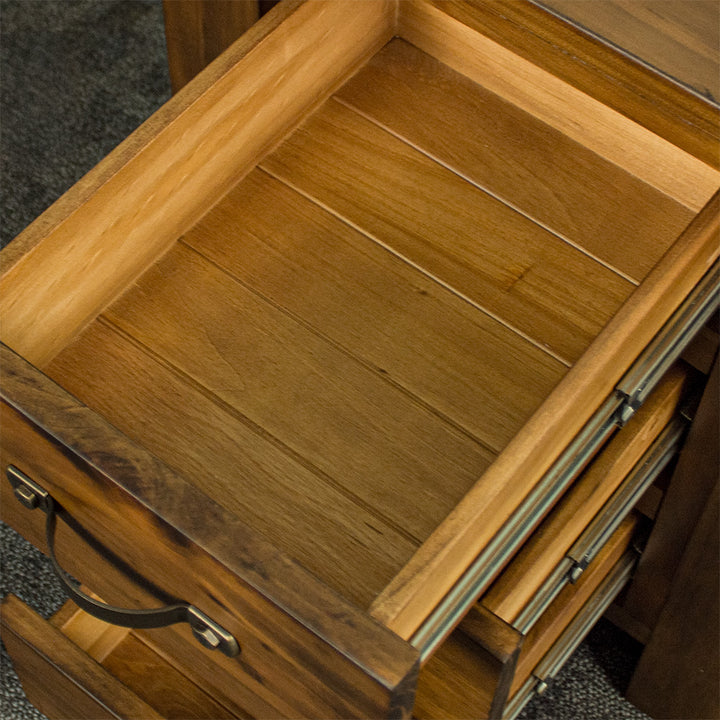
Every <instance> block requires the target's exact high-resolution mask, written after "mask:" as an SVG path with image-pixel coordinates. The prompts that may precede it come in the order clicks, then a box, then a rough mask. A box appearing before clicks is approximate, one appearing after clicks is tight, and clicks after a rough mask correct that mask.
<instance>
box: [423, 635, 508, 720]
mask: <svg viewBox="0 0 720 720" xmlns="http://www.w3.org/2000/svg"><path fill="white" fill-rule="evenodd" d="M501 671H502V664H501V663H500V662H499V661H498V660H497V659H496V658H494V657H493V656H492V655H491V654H490V653H489V652H487V651H486V650H485V649H484V648H482V647H480V646H479V645H477V644H476V643H475V642H473V640H471V639H470V638H469V637H468V636H467V635H464V634H463V633H457V634H453V635H451V636H450V637H449V638H448V639H447V640H446V641H445V642H444V643H443V644H442V645H441V646H440V648H439V649H438V650H437V652H436V653H435V654H434V655H433V657H432V658H431V659H430V660H429V661H428V662H427V663H426V664H425V666H424V667H423V669H422V671H421V673H420V679H419V680H418V691H417V699H416V702H415V709H414V712H413V714H414V716H415V717H417V718H419V719H420V720H426V719H428V720H429V719H430V718H435V719H437V720H445V719H447V720H450V719H451V718H452V719H453V720H467V719H468V718H488V717H492V716H491V714H490V711H491V708H492V705H493V699H494V697H495V694H496V692H497V688H498V684H499V682H500V677H501Z"/></svg>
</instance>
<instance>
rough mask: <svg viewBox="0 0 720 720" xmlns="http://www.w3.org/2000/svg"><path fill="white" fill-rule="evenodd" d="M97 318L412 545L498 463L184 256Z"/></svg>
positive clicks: (188, 253)
mask: <svg viewBox="0 0 720 720" xmlns="http://www.w3.org/2000/svg"><path fill="white" fill-rule="evenodd" d="M104 317H107V318H108V319H109V320H110V321H111V322H113V323H114V324H116V325H117V326H118V327H119V328H121V329H122V330H123V331H125V332H127V333H129V334H130V335H132V336H133V337H135V338H136V339H137V340H139V341H140V342H142V343H143V344H144V345H145V346H146V347H148V348H150V349H152V351H153V352H155V353H157V354H158V355H159V356H160V357H162V358H163V359H164V360H165V361H166V362H168V363H170V364H171V365H172V366H173V367H176V368H178V370H180V371H181V372H183V373H184V374H185V375H187V376H188V377H189V378H192V380H193V382H196V383H198V385H199V386H201V387H202V388H205V391H206V392H209V393H210V394H211V395H212V397H213V399H215V398H217V400H218V401H219V402H221V403H224V404H225V405H226V406H227V407H228V408H229V409H230V410H231V411H232V412H235V413H237V414H238V416H240V417H243V418H246V420H245V421H246V422H249V423H251V424H252V425H253V426H254V427H255V428H256V429H257V430H258V431H259V432H262V433H266V434H267V435H268V436H269V437H271V438H274V441H275V442H278V443H279V444H280V445H281V446H282V447H283V448H284V449H286V451H287V452H290V453H292V454H293V455H294V456H296V457H298V458H302V461H303V462H305V463H308V464H309V465H310V466H311V467H312V468H313V469H315V470H317V471H319V472H320V473H322V474H323V475H325V476H326V477H328V478H333V482H334V484H335V485H336V486H337V487H340V488H343V491H344V492H346V493H349V494H350V495H351V496H352V497H353V499H356V501H358V502H360V503H362V504H364V505H365V506H366V507H368V508H371V509H372V512H373V513H374V514H378V515H380V517H382V518H384V519H385V520H386V522H387V521H389V522H390V523H392V524H393V525H394V526H395V527H398V528H403V529H404V532H405V533H406V534H407V535H408V536H409V537H411V538H413V539H415V540H422V539H423V538H425V537H427V535H429V534H430V532H432V530H433V529H434V528H435V527H436V526H437V524H438V523H439V522H440V521H441V520H442V519H443V518H444V517H445V515H447V513H449V512H450V510H451V509H452V508H453V506H454V505H455V503H456V502H458V500H459V499H460V498H461V497H462V496H463V495H464V493H465V492H466V491H467V490H468V489H469V488H470V487H471V486H472V484H473V482H474V481H475V480H476V479H477V478H478V477H479V476H480V475H481V474H482V473H483V472H484V470H485V469H486V468H487V467H488V466H489V464H490V462H491V461H492V459H493V457H494V454H493V453H492V452H491V451H489V450H487V449H486V448H484V447H482V446H481V445H480V444H479V443H477V442H476V441H474V440H472V439H471V438H469V437H468V436H467V435H465V434H464V433H461V432H460V431H458V430H457V429H456V428H454V427H452V426H450V425H449V424H448V423H446V422H445V421H443V420H442V419H441V418H439V417H438V416H437V415H435V414H434V413H432V412H431V411H430V410H428V409H427V408H426V407H424V406H423V405H421V404H419V403H417V402H415V401H414V400H413V399H412V398H410V397H408V396H407V395H406V394H405V393H404V392H402V391H400V390H399V389H398V388H396V387H394V386H392V385H391V384H390V383H388V382H386V381H385V380H384V379H383V378H382V377H381V376H379V375H378V374H376V373H374V372H372V371H371V370H369V369H368V368H366V367H364V366H363V365H361V364H360V363H358V362H357V361H355V360H354V359H353V358H351V357H348V356H347V355H346V354H345V353H344V352H341V351H340V350H339V349H338V348H336V347H335V346H334V345H332V344H331V343H329V342H327V341H326V340H325V339H324V338H322V337H319V336H318V335H316V334H315V333H313V332H311V331H310V330H309V329H308V328H306V327H304V326H303V325H301V324H299V323H298V322H296V321H295V320H294V319H292V318H291V317H288V316H287V315H286V314H285V313H283V312H282V311H281V310H279V309H278V308H276V307H274V306H273V305H271V304H270V303H268V302H266V301H265V300H264V299H263V298H261V297H259V296H257V295H255V294H254V293H252V292H250V291H249V290H248V289H247V288H245V287H243V286H242V285H240V284H239V283H238V282H237V281H235V280H234V279H233V278H232V277H230V276H229V275H227V273H225V272H223V271H221V270H220V269H218V268H217V267H216V266H215V265H212V264H211V263H209V262H208V261H207V260H205V259H204V258H203V257H202V256H201V255H198V254H197V253H196V252H194V251H193V250H190V249H189V248H187V247H186V246H184V245H180V246H178V247H177V248H175V249H174V250H173V251H172V252H171V253H169V254H168V255H167V256H166V257H165V258H164V259H163V261H162V262H161V263H160V264H158V265H157V266H156V267H154V268H153V269H151V270H149V271H148V272H147V273H146V274H145V275H144V276H143V278H142V280H141V281H140V282H139V283H138V285H137V286H136V287H135V288H133V289H132V290H130V291H129V292H128V293H127V294H126V295H125V296H123V297H122V298H121V299H120V300H119V301H118V302H117V303H115V304H114V305H113V306H112V308H110V309H109V310H108V311H107V313H106V314H105V316H104ZM110 394H112V393H110Z"/></svg>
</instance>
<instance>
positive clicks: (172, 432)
mask: <svg viewBox="0 0 720 720" xmlns="http://www.w3.org/2000/svg"><path fill="white" fill-rule="evenodd" d="M49 373H50V374H51V376H52V377H54V378H56V379H57V380H59V381H61V382H62V384H63V386H64V387H65V388H67V389H68V390H69V391H70V392H72V393H73V394H75V395H76V396H77V397H78V398H80V399H81V400H82V401H83V402H85V403H87V404H88V405H89V406H91V407H92V408H94V409H95V410H97V411H98V412H100V413H102V414H103V416H105V417H107V418H108V419H109V420H110V421H111V422H112V423H113V424H114V425H115V426H116V427H118V428H119V429H120V430H121V431H123V432H124V433H126V434H127V435H128V437H130V438H132V439H135V440H137V441H138V442H141V443H142V444H143V446H144V447H147V448H148V449H149V450H150V451H151V452H153V453H154V454H155V455H157V456H158V457H160V458H161V459H162V460H164V461H165V462H166V463H168V464H169V465H170V466H171V467H173V468H175V469H176V470H177V471H178V472H180V473H182V474H183V475H184V476H186V477H188V478H190V479H191V480H192V481H193V482H195V483H197V484H198V487H199V488H200V489H201V490H202V492H203V493H205V494H206V495H208V496H209V497H211V498H213V499H214V500H215V501H216V502H218V503H219V504H220V505H222V506H223V507H225V508H226V509H227V510H228V511H230V512H232V513H233V514H234V515H236V516H238V517H241V518H243V520H244V521H245V522H246V523H247V524H248V525H249V526H250V527H253V528H255V529H256V530H257V531H259V532H260V533H262V534H263V535H265V536H266V537H268V538H269V539H271V540H272V541H273V543H274V544H276V545H277V547H279V548H281V549H282V550H283V551H285V552H287V553H288V554H289V555H291V556H293V557H295V558H297V559H298V560H299V561H300V562H301V563H302V564H303V565H304V566H305V567H307V568H308V569H310V570H312V571H313V572H314V573H316V574H317V575H318V577H320V578H322V579H323V580H324V581H325V582H326V583H327V584H328V585H330V586H331V587H332V588H334V589H335V590H336V591H337V592H339V593H342V594H343V595H345V596H346V597H349V598H350V599H352V600H353V601H354V602H357V603H359V604H360V605H368V604H369V603H370V602H371V601H372V599H373V598H374V597H375V596H376V595H377V594H378V593H379V592H380V591H381V590H382V589H383V588H384V586H385V585H386V584H387V583H388V582H389V581H390V580H391V578H392V577H393V575H394V573H395V572H397V570H398V569H399V568H400V567H401V566H402V564H403V563H404V562H405V561H406V560H407V559H408V558H409V557H410V555H411V554H412V552H413V551H414V549H415V547H416V544H415V543H413V542H411V541H410V540H409V539H408V538H407V536H406V535H405V534H404V533H401V532H399V531H398V529H397V528H395V527H393V525H392V524H390V523H388V521H387V520H383V519H382V518H380V517H378V516H377V514H374V513H373V512H371V510H370V509H369V508H367V507H364V506H362V505H361V504H360V503H359V501H358V500H357V498H353V497H352V496H348V495H347V494H346V493H343V492H342V491H341V489H340V488H338V487H337V485H336V484H332V482H331V478H326V477H323V476H322V475H320V474H318V473H317V472H316V471H314V469H313V468H312V467H310V466H308V465H307V464H306V463H304V462H303V461H302V459H301V458H298V457H292V456H291V455H289V454H288V453H286V452H284V451H283V448H282V447H281V446H279V444H278V443H276V442H273V439H272V438H271V437H269V436H267V435H263V434H262V433H261V432H254V431H253V427H252V426H249V425H248V423H247V422H245V421H244V420H243V418H242V417H238V415H237V413H234V412H232V410H231V409H229V408H227V407H225V406H223V405H222V404H219V403H217V402H214V401H213V398H212V397H208V395H207V394H206V393H205V392H203V391H202V389H201V388H198V387H197V386H195V385H193V384H192V383H189V382H187V379H186V378H184V377H183V376H182V375H180V374H178V373H177V372H174V371H173V370H172V369H170V368H168V367H167V366H166V365H165V364H163V363H161V362H158V361H157V360H154V359H153V358H151V357H150V356H149V355H148V354H147V353H146V352H144V351H143V349H142V348H141V347H139V346H138V345H137V344H136V343H133V342H132V341H130V340H129V339H128V338H127V337H125V336H123V335H121V334H120V333H118V332H117V331H116V330H115V329H114V328H113V327H112V326H109V325H108V324H106V323H101V322H98V323H94V324H93V325H92V326H91V327H90V328H88V329H87V330H86V331H85V332H84V333H83V334H82V335H81V336H80V337H79V338H78V339H77V340H76V341H75V342H74V343H73V344H72V345H70V346H69V347H68V348H67V349H66V350H65V351H64V352H62V353H61V354H60V355H59V356H58V357H57V358H56V359H55V361H54V362H53V363H52V364H51V366H50V367H49ZM112 388H115V389H116V391H115V392H113V391H112ZM120 388H127V389H129V388H132V391H129V392H128V391H121V390H120Z"/></svg>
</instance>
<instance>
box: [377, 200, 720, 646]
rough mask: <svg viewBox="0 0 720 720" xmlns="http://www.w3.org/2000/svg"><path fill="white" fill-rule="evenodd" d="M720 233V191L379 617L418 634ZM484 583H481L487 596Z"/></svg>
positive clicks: (420, 555)
mask: <svg viewBox="0 0 720 720" xmlns="http://www.w3.org/2000/svg"><path fill="white" fill-rule="evenodd" d="M719 230H720V197H719V196H715V197H714V198H713V200H712V201H711V202H710V203H708V206H707V207H706V208H705V209H704V210H703V212H701V213H700V214H699V215H698V217H697V218H696V219H695V220H694V221H693V223H692V224H691V225H690V226H689V227H688V229H687V230H686V231H685V232H684V233H683V235H682V236H681V237H680V239H679V240H678V241H677V242H676V243H675V244H674V245H673V247H672V248H671V250H670V251H668V253H667V254H666V255H665V256H664V257H663V259H662V260H661V261H660V262H659V263H658V265H657V266H656V267H655V268H654V269H653V271H652V272H651V273H650V275H649V276H648V278H647V279H646V280H645V281H644V282H643V283H642V285H640V287H639V288H638V289H637V290H636V291H635V292H634V293H633V295H632V296H631V298H630V299H629V300H628V301H627V302H626V303H625V304H624V305H623V307H622V308H621V310H620V311H619V312H618V313H617V314H616V315H615V317H614V318H613V319H612V320H611V321H610V323H609V324H608V325H607V326H606V327H605V329H604V330H603V332H602V333H601V334H600V335H599V336H598V338H597V339H596V340H595V342H594V343H593V345H592V346H591V348H590V349H589V350H588V352H587V353H586V354H585V355H584V356H583V358H582V359H581V360H580V361H579V362H578V363H577V364H576V365H575V366H574V367H573V368H572V369H571V370H570V372H569V373H568V374H567V375H566V376H565V378H564V379H563V380H562V381H561V382H560V384H559V385H558V386H557V387H556V388H555V390H553V392H552V393H551V394H550V396H549V397H548V398H547V400H546V401H545V402H544V403H543V405H542V406H541V408H540V409H539V410H538V411H537V412H536V413H535V414H534V415H533V417H532V418H531V419H530V420H529V421H528V423H526V425H525V427H524V428H523V429H522V430H521V431H520V432H519V433H518V434H517V435H516V436H515V438H514V439H513V441H512V442H511V443H510V444H509V445H508V446H507V447H506V448H505V450H504V451H503V452H502V453H501V454H500V455H499V457H498V459H497V460H496V461H495V462H494V463H493V464H492V466H491V467H490V469H489V470H488V471H487V472H486V473H485V475H484V476H483V477H482V478H481V479H480V480H479V481H478V482H477V483H476V484H475V486H474V487H473V488H472V490H470V492H468V494H467V495H466V496H465V497H464V498H463V500H462V501H461V502H460V503H459V504H458V505H457V506H456V508H455V510H453V512H452V514H451V515H450V516H449V517H448V518H447V519H446V520H445V521H444V522H443V523H442V525H440V526H439V527H438V529H437V530H436V531H435V532H434V533H433V536H432V537H430V538H429V539H428V540H427V541H426V542H425V543H424V544H423V546H422V547H421V548H420V549H419V550H418V552H417V553H416V554H415V555H414V556H413V558H412V559H411V560H410V562H409V563H408V564H407V565H406V566H405V567H404V568H403V570H402V571H401V572H400V573H399V574H398V575H397V576H396V578H395V579H394V580H393V582H392V584H391V585H390V586H388V587H387V588H386V590H385V591H384V592H383V595H381V596H380V597H379V598H378V599H377V600H376V601H375V603H374V604H373V608H372V613H373V615H374V616H375V617H377V618H378V619H380V620H381V621H382V622H383V623H384V624H385V625H387V626H389V627H391V628H392V629H393V630H395V631H396V632H397V633H398V634H399V635H401V636H402V637H411V636H412V635H413V634H414V633H415V631H416V630H417V628H418V627H419V626H420V625H421V624H422V623H423V622H424V620H425V618H426V617H427V616H428V614H429V613H430V612H431V611H432V609H433V608H434V607H435V605H436V604H437V602H438V601H439V600H440V599H441V598H442V597H444V596H445V594H446V593H447V592H448V590H450V588H451V587H452V586H453V585H454V584H455V582H456V581H457V579H458V577H460V576H461V575H462V573H463V572H464V571H465V570H466V568H468V567H469V566H470V565H471V563H472V562H473V560H474V559H475V557H476V556H477V555H478V553H479V552H480V551H481V550H482V548H484V547H485V546H486V545H487V543H488V542H489V541H490V540H491V539H492V537H493V536H494V535H495V534H496V533H497V532H498V531H499V530H500V528H501V527H502V525H503V523H504V522H505V521H506V520H507V518H508V517H510V515H511V513H512V512H513V511H514V509H515V508H516V507H517V506H518V504H519V503H520V502H521V500H522V498H524V497H525V496H526V495H527V493H528V492H529V491H530V489H531V488H532V487H533V486H534V485H535V484H536V483H537V482H538V481H539V480H540V479H541V478H542V476H543V474H544V473H545V472H546V471H547V470H548V468H549V467H550V466H551V464H552V462H553V461H554V459H555V458H556V457H557V456H558V455H559V453H560V452H562V450H563V449H564V448H565V447H566V446H567V445H568V444H569V442H570V441H571V440H572V438H573V437H575V436H576V435H577V433H578V432H579V431H580V429H581V428H582V427H583V425H584V424H585V423H586V422H587V421H588V420H589V418H590V417H591V416H592V414H593V413H594V412H595V411H596V409H597V408H598V407H599V406H600V404H601V403H602V401H603V400H604V399H605V398H607V397H608V396H609V395H610V393H612V392H613V389H614V387H615V385H616V384H617V383H618V382H619V380H620V378H621V377H622V375H623V374H624V373H625V372H626V371H627V369H628V368H629V367H630V365H631V363H632V362H633V361H634V360H635V358H636V357H637V356H638V354H639V353H640V352H641V351H642V349H643V348H644V347H645V346H646V345H647V343H648V342H650V340H651V339H652V338H653V337H654V336H655V334H656V333H657V332H658V331H659V329H660V328H661V327H662V325H663V324H664V323H665V322H666V321H667V318H668V317H669V316H670V314H671V313H672V312H673V310H674V309H675V308H676V307H677V306H678V305H680V303H681V302H682V300H683V299H684V298H685V297H686V296H687V294H688V293H689V292H690V291H691V290H692V288H693V287H694V286H695V285H696V284H697V283H698V282H699V280H700V279H701V278H702V277H703V275H704V274H705V272H706V271H707V270H708V269H709V268H711V267H712V265H713V263H714V262H716V261H717V258H718V255H720V243H718V237H719V235H720V232H719ZM483 590H484V588H478V595H479V594H480V593H481V592H482V591H483Z"/></svg>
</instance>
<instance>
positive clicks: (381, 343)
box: [183, 171, 566, 451]
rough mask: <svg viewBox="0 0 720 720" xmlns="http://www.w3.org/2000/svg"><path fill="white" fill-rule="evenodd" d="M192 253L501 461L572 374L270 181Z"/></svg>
mask: <svg viewBox="0 0 720 720" xmlns="http://www.w3.org/2000/svg"><path fill="white" fill-rule="evenodd" d="M183 242H184V243H186V244H188V245H190V246H192V247H193V248H194V249H196V250H197V251H198V252H201V253H202V254H203V255H204V256H205V257H207V258H209V259H210V260H212V261H213V262H215V263H217V264H219V265H220V266H221V267H223V268H224V269H226V270H227V271H228V272H229V273H231V274H232V276H233V277H234V278H237V279H238V281H239V282H241V283H242V284H244V285H246V286H247V287H248V288H250V289H251V290H252V291H253V292H255V293H257V294H259V295H261V296H262V297H265V298H267V299H268V300H269V301H270V302H271V303H273V304H274V305H276V306H277V307H279V308H281V309H282V310H283V311H285V312H287V313H288V314H291V315H292V316H293V317H294V318H297V320H298V322H301V323H303V324H305V325H307V326H308V327H311V328H312V329H313V331H315V332H317V333H319V334H321V335H322V336H323V337H326V338H327V339H328V340H330V341H331V342H333V343H334V344H336V345H338V346H339V347H340V348H341V349H342V350H343V351H345V352H347V353H348V354H351V355H353V356H354V357H356V358H358V359H360V360H361V361H362V362H363V363H365V364H367V365H368V366H369V367H371V368H372V369H373V370H374V371H375V372H377V373H380V374H381V375H382V376H383V377H384V378H386V379H387V380H389V381H390V382H392V383H393V384H395V385H397V386H399V387H401V388H403V389H404V390H406V391H407V392H408V393H410V394H412V395H414V396H415V397H417V398H419V399H420V400H421V401H422V402H425V403H427V404H428V405H429V406H431V407H432V408H433V409H434V410H436V411H437V412H438V413H439V414H440V415H442V416H443V417H445V418H447V419H449V420H450V421H452V422H454V423H456V424H457V425H458V426H460V427H461V428H463V429H464V430H465V431H466V432H468V433H470V434H472V435H473V436H474V437H476V438H478V439H479V440H480V441H481V442H482V443H483V444H484V445H486V446H488V447H489V448H491V449H492V450H494V451H499V450H500V449H502V447H504V446H505V445H506V444H507V442H508V441H509V440H510V439H511V438H512V436H513V435H514V434H515V433H516V432H517V431H518V430H519V429H520V427H521V426H522V424H523V423H524V422H525V420H527V418H528V417H529V416H530V414H531V413H532V411H533V410H534V409H535V408H536V407H537V406H538V405H539V404H540V402H541V401H542V399H543V398H544V397H545V396H546V395H547V394H548V392H549V391H550V390H551V389H552V388H553V387H554V386H555V384H556V383H557V382H558V381H559V380H560V378H561V377H562V375H563V374H564V373H565V370H566V369H565V368H564V367H563V365H562V364H561V363H559V362H558V361H556V360H554V359H553V358H550V357H548V356H547V354H545V353H544V352H542V351H541V350H539V349H538V348H536V347H534V346H533V345H532V344H531V343H529V342H527V341H526V340H523V339H522V338H521V337H519V336H517V335H515V334H514V333H513V332H512V331H510V330H508V329H507V328H506V327H505V326H504V325H502V324H501V323H498V322H496V321H494V320H492V319H491V318H489V317H487V316H486V315H484V314H482V313H479V312H477V310H476V309H474V308H473V307H472V306H471V305H469V304H468V303H466V302H464V301H463V300H461V299H460V298H458V297H457V296H456V295H454V294H453V293H451V292H449V291H447V290H446V289H445V288H443V287H442V286H441V285H439V284H438V283H435V282H433V281H432V280H429V279H428V278H427V277H426V276H424V275H423V274H422V273H421V272H419V271H417V270H416V269H415V268H413V267H411V266H410V265H408V264H407V263H404V262H402V261H401V260H399V259H398V258H397V257H395V256H394V255H392V254H391V253H388V252H387V251H385V250H384V249H383V248H381V247H379V246H378V245H377V244H376V243H374V242H373V241H372V240H370V239H368V238H367V237H365V236H364V235H362V234H360V233H358V232H356V231H355V230H353V229H352V228H350V227H349V226H347V225H345V224H344V223H342V222H340V221H339V220H338V219H337V218H335V217H334V216H333V215H332V214H330V213H327V212H325V211H324V210H322V209H321V208H319V207H318V206H317V205H314V204H313V203H311V202H309V201H308V200H307V199H305V198H304V197H302V196H301V195H299V194H298V193H295V192H294V191H292V190H291V189H290V188H288V187H287V186H285V185H283V184H282V183H280V182H278V181H277V180H274V179H272V178H270V177H269V176H268V175H266V174H265V173H263V172H261V171H254V172H252V173H251V174H250V175H249V176H248V177H247V178H246V179H245V180H243V182H241V183H240V184H239V185H238V186H237V187H236V188H235V189H233V191H232V192H231V193H229V194H228V195H227V196H226V197H225V198H224V199H223V201H222V202H220V203H219V204H218V205H217V206H215V207H214V208H213V209H212V210H211V211H210V212H209V213H208V214H207V215H206V216H205V217H204V218H203V219H202V220H201V221H200V222H199V223H198V224H197V225H195V227H193V229H192V230H191V231H189V232H188V233H186V234H185V236H184V237H183Z"/></svg>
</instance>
